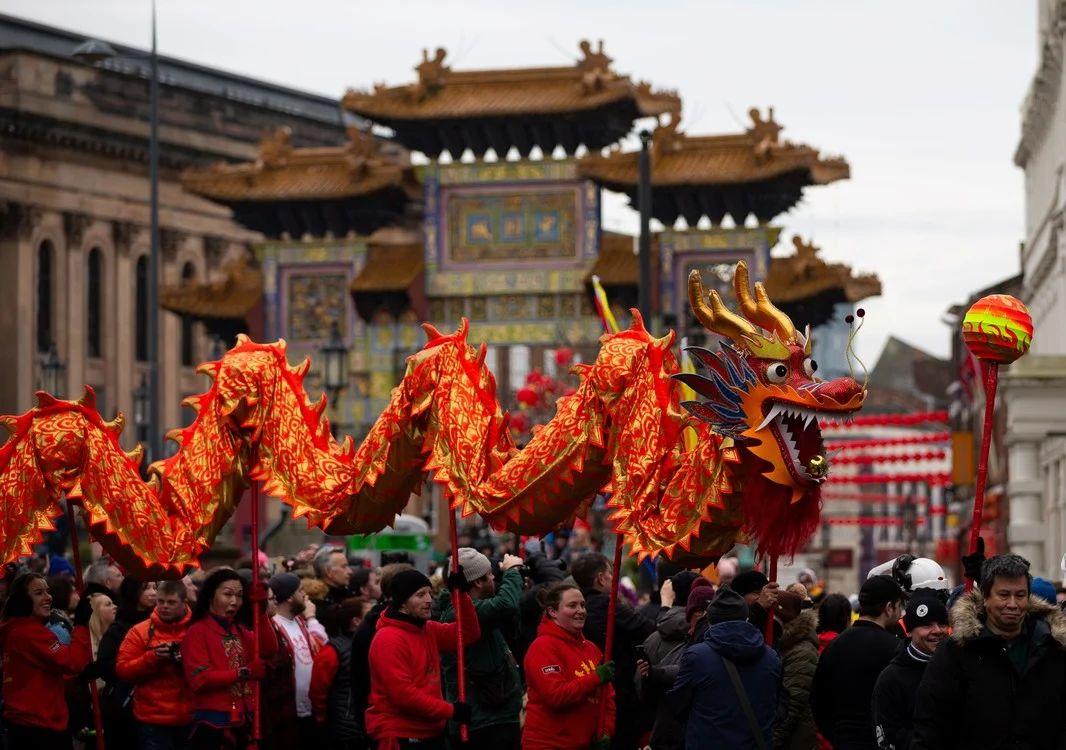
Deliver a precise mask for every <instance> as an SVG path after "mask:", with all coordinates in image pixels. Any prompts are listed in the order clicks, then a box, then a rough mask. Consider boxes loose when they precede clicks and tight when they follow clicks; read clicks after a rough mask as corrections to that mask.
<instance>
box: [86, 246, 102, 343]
mask: <svg viewBox="0 0 1066 750" xmlns="http://www.w3.org/2000/svg"><path fill="white" fill-rule="evenodd" d="M88 286H89V289H88V297H87V302H88V310H87V311H86V316H85V322H86V327H87V330H88V339H89V340H88V344H89V356H90V357H92V358H93V359H99V358H100V357H102V356H104V335H103V323H104V320H103V318H104V296H103V291H104V253H103V251H102V250H101V249H100V248H98V247H94V248H93V249H92V250H90V251H89V285H88Z"/></svg>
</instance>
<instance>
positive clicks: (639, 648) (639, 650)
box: [633, 643, 647, 661]
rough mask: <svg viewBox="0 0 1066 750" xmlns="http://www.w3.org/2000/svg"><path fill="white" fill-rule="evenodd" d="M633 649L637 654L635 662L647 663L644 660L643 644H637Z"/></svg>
mask: <svg viewBox="0 0 1066 750" xmlns="http://www.w3.org/2000/svg"><path fill="white" fill-rule="evenodd" d="M633 648H634V649H636V652H637V661H647V659H645V658H644V644H643V643H638V644H637V645H636V646H634V647H633Z"/></svg>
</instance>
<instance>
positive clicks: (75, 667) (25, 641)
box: [18, 625, 93, 676]
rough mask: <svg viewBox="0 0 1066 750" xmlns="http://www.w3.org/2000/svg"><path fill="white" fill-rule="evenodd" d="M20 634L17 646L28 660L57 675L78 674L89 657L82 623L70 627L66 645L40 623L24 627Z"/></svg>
mask: <svg viewBox="0 0 1066 750" xmlns="http://www.w3.org/2000/svg"><path fill="white" fill-rule="evenodd" d="M20 635H24V636H26V637H23V638H20V639H19V643H18V649H19V651H20V652H22V654H23V656H24V657H25V658H26V659H27V660H28V661H29V662H30V663H31V664H36V665H37V666H39V667H41V668H42V669H44V670H47V671H49V672H56V673H59V674H61V675H71V676H73V675H77V674H81V672H82V670H84V669H85V668H86V667H87V666H89V662H91V661H92V659H93V652H92V647H91V646H90V645H89V629H88V628H87V627H85V626H84V625H79V626H77V627H75V628H74V632H73V634H72V636H71V639H70V645H69V646H64V645H63V644H62V643H61V642H60V641H59V639H58V638H56V636H55V633H53V632H52V631H51V630H49V629H48V628H46V627H44V626H43V625H42V626H41V627H39V628H26V629H25V630H24V631H23V632H22V633H20Z"/></svg>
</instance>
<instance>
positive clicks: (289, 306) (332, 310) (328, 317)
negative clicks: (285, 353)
mask: <svg viewBox="0 0 1066 750" xmlns="http://www.w3.org/2000/svg"><path fill="white" fill-rule="evenodd" d="M286 281H287V284H286V297H285V307H286V313H287V314H286V318H285V338H287V339H290V340H292V341H315V340H319V341H321V340H323V339H328V338H329V335H330V331H331V330H332V327H333V324H334V323H337V324H338V326H339V327H340V332H341V336H342V337H347V335H348V308H349V306H350V302H349V292H348V276H347V274H346V273H344V272H343V269H342V271H341V272H339V273H338V272H330V271H329V270H325V269H323V270H319V271H317V272H315V271H311V270H309V271H308V272H302V271H296V270H292V269H289V272H288V274H287V279H286Z"/></svg>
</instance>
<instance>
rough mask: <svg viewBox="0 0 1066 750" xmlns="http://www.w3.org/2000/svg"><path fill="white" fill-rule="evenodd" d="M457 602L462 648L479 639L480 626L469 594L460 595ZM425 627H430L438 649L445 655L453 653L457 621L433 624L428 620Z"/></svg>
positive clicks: (457, 629) (457, 626)
mask: <svg viewBox="0 0 1066 750" xmlns="http://www.w3.org/2000/svg"><path fill="white" fill-rule="evenodd" d="M457 601H458V603H459V607H460V609H461V610H462V615H463V646H464V647H466V646H469V645H470V644H471V643H475V642H476V641H477V639H478V638H480V637H481V624H480V623H479V622H478V619H477V610H476V609H474V603H473V602H472V601H470V595H469V594H466V593H460V594H459V596H458V597H457ZM457 614H458V613H457ZM426 627H431V632H432V633H433V637H434V638H435V639H436V641H437V648H438V649H440V650H441V651H443V652H445V653H454V652H455V647H456V643H457V641H456V634H457V633H458V632H459V625H458V622H457V621H453V622H435V621H433V620H430V621H429V622H427V623H426Z"/></svg>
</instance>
